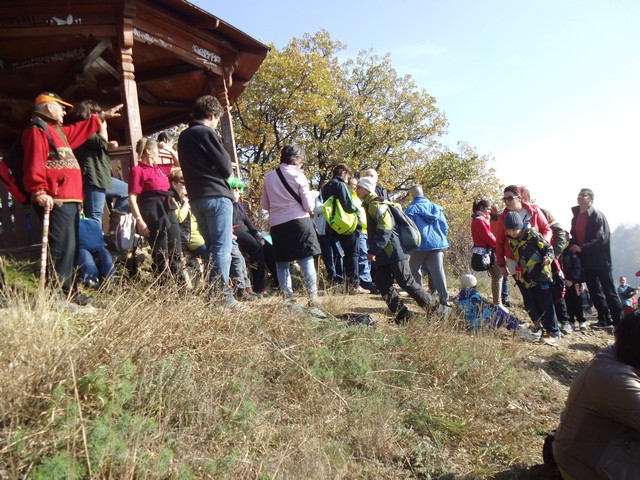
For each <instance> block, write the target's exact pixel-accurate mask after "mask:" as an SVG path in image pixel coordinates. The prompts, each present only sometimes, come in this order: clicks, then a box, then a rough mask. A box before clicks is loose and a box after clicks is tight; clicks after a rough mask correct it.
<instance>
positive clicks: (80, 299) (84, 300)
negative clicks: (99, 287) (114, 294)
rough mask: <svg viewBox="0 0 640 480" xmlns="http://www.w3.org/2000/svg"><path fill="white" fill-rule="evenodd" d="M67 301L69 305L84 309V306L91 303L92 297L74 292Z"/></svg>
mask: <svg viewBox="0 0 640 480" xmlns="http://www.w3.org/2000/svg"><path fill="white" fill-rule="evenodd" d="M69 301H70V302H71V303H75V304H76V305H80V306H81V307H84V306H85V305H89V304H90V303H91V302H92V301H93V297H90V296H88V295H85V294H84V293H80V292H76V293H74V294H73V295H71V298H70V299H69Z"/></svg>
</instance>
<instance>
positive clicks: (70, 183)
mask: <svg viewBox="0 0 640 480" xmlns="http://www.w3.org/2000/svg"><path fill="white" fill-rule="evenodd" d="M36 115H38V114H37V113H36ZM38 116H39V117H41V118H42V119H43V120H45V122H46V123H47V129H48V131H49V135H50V136H51V138H52V140H53V144H54V145H55V146H56V149H57V152H58V156H57V157H56V155H55V153H54V152H53V151H50V149H49V140H48V139H47V133H45V132H44V131H42V130H40V129H39V128H37V127H35V126H33V127H30V128H26V129H25V130H24V132H22V146H23V148H24V178H23V181H24V186H25V189H26V190H27V191H28V192H31V193H35V192H38V191H42V190H45V191H46V192H47V195H50V196H52V197H53V198H54V199H56V200H63V201H72V202H82V201H83V199H84V196H83V194H82V172H81V171H80V165H79V164H78V160H76V157H75V155H74V154H73V149H74V148H78V147H79V146H80V145H82V144H83V143H84V142H85V141H86V140H87V138H89V137H90V136H91V135H93V134H94V133H96V132H97V131H98V130H99V129H100V124H101V122H102V120H101V119H100V117H98V116H97V115H92V116H91V118H90V119H88V120H83V121H81V122H78V123H75V124H73V125H69V126H64V127H63V126H60V125H58V124H57V123H54V122H52V121H51V119H49V118H48V117H46V116H43V115H38Z"/></svg>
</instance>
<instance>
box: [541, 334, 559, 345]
mask: <svg viewBox="0 0 640 480" xmlns="http://www.w3.org/2000/svg"><path fill="white" fill-rule="evenodd" d="M540 342H541V343H543V344H545V345H551V346H552V347H555V346H556V345H558V337H553V336H552V335H551V334H550V333H545V334H544V335H542V336H541V337H540Z"/></svg>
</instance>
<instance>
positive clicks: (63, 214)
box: [34, 202, 82, 295]
mask: <svg viewBox="0 0 640 480" xmlns="http://www.w3.org/2000/svg"><path fill="white" fill-rule="evenodd" d="M81 206H82V204H81V203H74V202H64V203H62V205H61V206H58V205H56V206H55V207H53V210H51V214H50V216H49V259H48V261H47V281H48V282H49V283H54V284H55V283H59V285H60V287H61V288H62V291H63V293H64V294H65V295H69V294H70V293H72V292H73V291H74V290H75V282H74V267H75V258H76V254H77V253H78V223H79V222H80V207H81ZM34 208H35V211H36V213H37V215H38V216H39V217H40V219H41V220H42V219H44V208H42V207H38V206H36V207H34Z"/></svg>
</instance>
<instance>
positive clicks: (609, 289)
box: [584, 268, 622, 325]
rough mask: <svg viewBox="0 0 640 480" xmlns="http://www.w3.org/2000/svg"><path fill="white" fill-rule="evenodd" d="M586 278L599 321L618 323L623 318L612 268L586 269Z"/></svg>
mask: <svg viewBox="0 0 640 480" xmlns="http://www.w3.org/2000/svg"><path fill="white" fill-rule="evenodd" d="M584 279H585V282H586V283H587V288H588V289H589V295H590V296H591V301H592V302H593V306H594V307H595V309H596V311H597V312H598V321H599V322H603V323H609V324H611V323H613V324H614V325H616V324H617V323H618V321H619V320H620V319H621V318H622V306H621V305H620V297H618V292H617V291H616V286H615V285H614V284H613V277H612V276H611V270H608V269H605V268H603V269H597V270H587V269H585V270H584Z"/></svg>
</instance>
